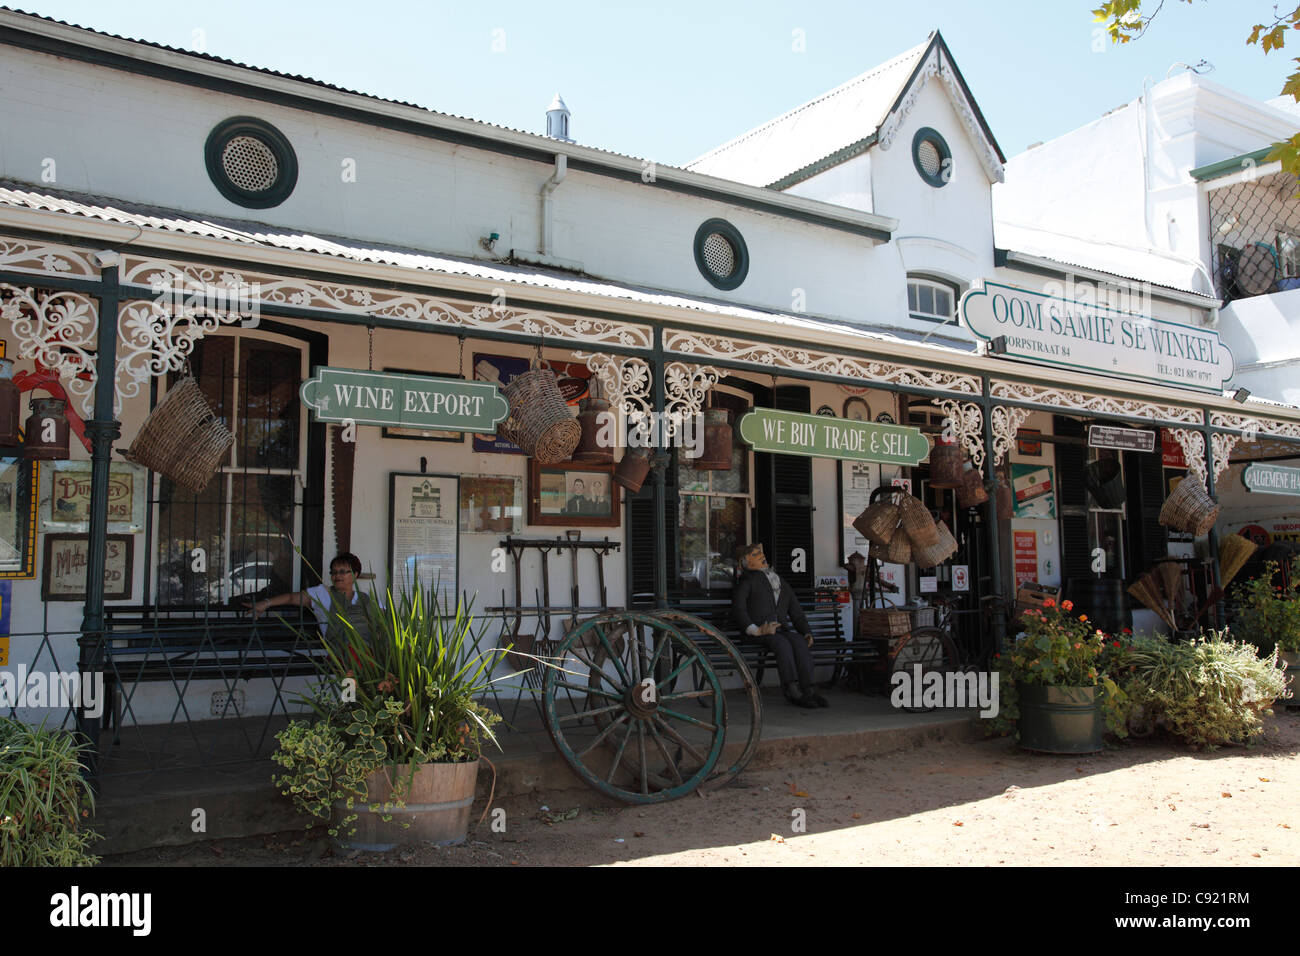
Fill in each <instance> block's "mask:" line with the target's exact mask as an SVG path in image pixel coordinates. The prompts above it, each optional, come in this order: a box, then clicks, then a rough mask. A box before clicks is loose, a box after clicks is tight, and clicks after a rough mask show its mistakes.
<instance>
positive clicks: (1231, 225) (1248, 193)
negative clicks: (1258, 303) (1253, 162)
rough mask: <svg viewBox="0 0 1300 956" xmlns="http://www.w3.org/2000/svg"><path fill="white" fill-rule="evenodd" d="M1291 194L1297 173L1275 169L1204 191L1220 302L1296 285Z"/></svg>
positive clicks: (1297, 224)
mask: <svg viewBox="0 0 1300 956" xmlns="http://www.w3.org/2000/svg"><path fill="white" fill-rule="evenodd" d="M1296 193H1297V181H1296V177H1295V176H1294V175H1292V174H1291V173H1286V172H1276V173H1270V174H1267V175H1261V176H1255V177H1253V178H1252V177H1247V178H1246V179H1245V180H1244V181H1241V182H1234V183H1232V184H1230V185H1226V186H1221V187H1219V188H1217V189H1211V190H1210V192H1209V193H1208V194H1207V196H1208V201H1209V222H1210V236H1209V240H1210V261H1211V271H1212V273H1213V275H1214V285H1215V289H1216V291H1217V292H1218V294H1219V296H1220V297H1221V298H1222V299H1223V300H1224V301H1230V300H1232V299H1245V298H1249V297H1251V296H1256V295H1267V294H1268V293H1270V292H1281V291H1285V290H1287V289H1297V288H1300V200H1297V198H1296Z"/></svg>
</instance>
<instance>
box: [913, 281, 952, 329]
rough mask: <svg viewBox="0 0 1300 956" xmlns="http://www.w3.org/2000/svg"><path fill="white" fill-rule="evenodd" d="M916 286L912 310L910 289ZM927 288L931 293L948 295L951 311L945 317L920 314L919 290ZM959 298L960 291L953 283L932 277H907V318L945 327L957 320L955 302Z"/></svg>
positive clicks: (929, 313) (934, 313) (933, 313)
mask: <svg viewBox="0 0 1300 956" xmlns="http://www.w3.org/2000/svg"><path fill="white" fill-rule="evenodd" d="M913 286H916V287H917V290H918V296H917V306H918V307H917V308H916V309H913V308H912V287H913ZM921 288H928V289H930V290H931V291H932V292H933V291H936V290H937V291H943V292H947V293H948V301H949V304H950V309H951V311H950V312H949V313H948V314H947V315H943V314H941V313H939V312H922V311H921V310H920V308H919V306H920V296H919V290H920V289H921ZM960 298H961V290H960V288H959V286H958V285H957V284H956V283H955V282H949V281H948V280H946V279H937V278H935V277H934V276H928V275H919V274H909V275H908V277H907V315H908V318H912V319H916V320H917V321H918V322H933V323H934V324H935V325H946V324H948V323H951V322H955V321H956V319H957V301H958V299H960Z"/></svg>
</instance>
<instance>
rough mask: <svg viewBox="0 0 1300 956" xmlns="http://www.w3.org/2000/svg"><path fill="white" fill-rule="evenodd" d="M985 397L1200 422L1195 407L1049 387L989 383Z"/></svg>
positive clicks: (1072, 409) (1200, 417) (1027, 383)
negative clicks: (989, 395)
mask: <svg viewBox="0 0 1300 956" xmlns="http://www.w3.org/2000/svg"><path fill="white" fill-rule="evenodd" d="M989 394H991V395H992V396H993V397H994V398H1013V399H1018V400H1020V401H1022V402H1034V403H1036V404H1039V405H1050V406H1052V407H1054V408H1060V409H1065V410H1069V411H1078V412H1099V413H1101V414H1111V415H1131V416H1134V417H1137V418H1153V419H1159V420H1163V421H1168V422H1186V423H1187V424H1189V425H1200V424H1201V423H1202V422H1203V421H1204V417H1203V416H1202V414H1201V410H1200V409H1199V408H1185V407H1183V406H1181V405H1160V404H1156V403H1155V402H1142V401H1137V400H1136V399H1128V398H1112V397H1111V396H1109V395H1088V394H1086V393H1084V392H1076V391H1072V390H1070V389H1062V388H1055V387H1053V386H1050V385H1036V384H1034V383H1032V382H993V383H991V385H990V386H989Z"/></svg>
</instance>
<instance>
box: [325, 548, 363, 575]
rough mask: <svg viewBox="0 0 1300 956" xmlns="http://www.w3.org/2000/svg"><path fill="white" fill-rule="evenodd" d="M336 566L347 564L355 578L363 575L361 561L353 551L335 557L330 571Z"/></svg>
mask: <svg viewBox="0 0 1300 956" xmlns="http://www.w3.org/2000/svg"><path fill="white" fill-rule="evenodd" d="M336 564H346V565H347V566H348V567H350V568H351V569H352V576H353V577H356V576H357V575H358V574H360V573H361V559H360V558H358V557H357V556H356V555H355V554H353V553H352V552H351V551H344V552H343V553H342V554H337V555H335V556H334V560H333V561H331V562H330V570H333V569H334V565H336Z"/></svg>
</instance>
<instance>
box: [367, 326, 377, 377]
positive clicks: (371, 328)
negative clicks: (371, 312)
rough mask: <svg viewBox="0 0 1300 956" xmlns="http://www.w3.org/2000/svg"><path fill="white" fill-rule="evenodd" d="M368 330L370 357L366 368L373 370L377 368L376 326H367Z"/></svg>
mask: <svg viewBox="0 0 1300 956" xmlns="http://www.w3.org/2000/svg"><path fill="white" fill-rule="evenodd" d="M366 331H367V332H369V334H370V358H369V360H368V361H367V363H366V370H367V371H370V372H373V371H374V370H375V327H374V326H373V325H370V326H367V327H366Z"/></svg>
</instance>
